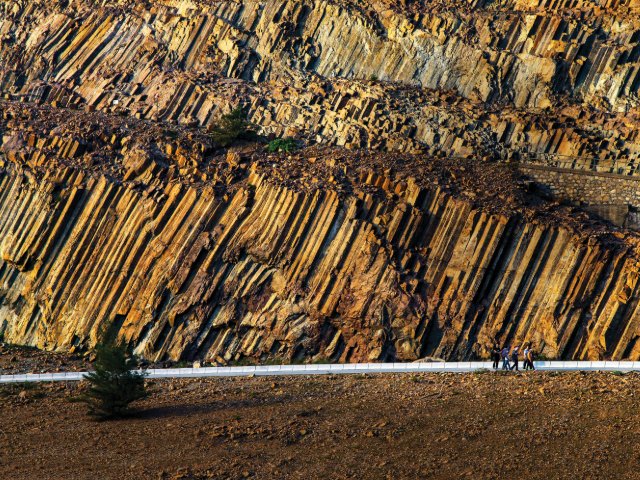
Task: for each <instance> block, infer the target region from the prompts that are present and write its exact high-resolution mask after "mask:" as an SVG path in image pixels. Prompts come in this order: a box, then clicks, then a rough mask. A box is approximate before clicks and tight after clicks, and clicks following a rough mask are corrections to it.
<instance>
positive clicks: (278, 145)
mask: <svg viewBox="0 0 640 480" xmlns="http://www.w3.org/2000/svg"><path fill="white" fill-rule="evenodd" d="M297 148H298V145H297V144H296V141H295V140H294V139H293V138H278V139H276V140H272V141H270V142H269V144H268V145H267V151H268V152H269V153H276V152H285V153H289V152H293V151H294V150H296V149H297Z"/></svg>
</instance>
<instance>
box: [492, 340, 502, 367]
mask: <svg viewBox="0 0 640 480" xmlns="http://www.w3.org/2000/svg"><path fill="white" fill-rule="evenodd" d="M491 360H493V369H494V370H497V369H498V367H499V366H500V347H499V346H498V345H494V346H493V348H492V349H491Z"/></svg>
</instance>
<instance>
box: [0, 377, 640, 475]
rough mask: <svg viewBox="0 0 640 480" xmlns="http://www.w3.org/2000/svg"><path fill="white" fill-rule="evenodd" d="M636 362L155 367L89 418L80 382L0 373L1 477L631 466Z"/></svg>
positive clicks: (598, 470) (534, 471)
mask: <svg viewBox="0 0 640 480" xmlns="http://www.w3.org/2000/svg"><path fill="white" fill-rule="evenodd" d="M639 386H640V375H637V374H627V375H615V374H611V373H609V374H605V373H563V374H553V373H540V372H534V373H529V374H519V375H518V374H511V373H509V374H501V373H493V372H492V373H471V374H421V375H410V374H402V375H377V376H362V375H353V376H319V377H278V378H274V377H271V378H269V377H255V378H228V379H191V380H166V381H155V382H152V383H151V384H150V388H151V390H152V392H153V393H152V395H151V396H150V397H149V398H148V399H146V400H144V401H141V402H140V403H139V405H138V408H139V414H138V415H137V416H136V417H135V418H130V419H126V420H117V421H109V422H95V421H93V420H91V419H89V418H88V417H87V416H86V415H85V406H84V405H82V404H79V403H73V402H70V398H72V397H73V396H74V395H77V393H78V391H79V389H80V388H82V386H81V384H79V383H69V384H37V385H36V384H31V386H25V385H17V386H2V387H0V418H1V422H0V478H2V479H34V478H40V479H94V478H95V479H103V478H104V479H178V478H181V479H202V478H220V479H227V478H228V479H236V478H256V479H289V478H291V479H316V478H318V479H343V478H354V479H377V478H381V479H384V478H391V479H405V478H406V479H417V478H433V479H456V478H475V479H491V478H501V479H502V478H508V479H510V478H515V477H522V478H526V479H555V478H567V479H569V478H570V479H572V480H573V479H577V478H579V479H587V478H593V479H595V478H617V479H632V478H640V450H639V449H638V448H637V445H638V440H639V439H640V416H639V415H638V406H639V402H638V393H637V392H638V387H639Z"/></svg>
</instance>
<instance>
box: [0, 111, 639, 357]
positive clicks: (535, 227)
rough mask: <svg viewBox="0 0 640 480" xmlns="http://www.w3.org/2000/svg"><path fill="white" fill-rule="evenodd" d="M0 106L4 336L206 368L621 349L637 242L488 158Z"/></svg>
mask: <svg viewBox="0 0 640 480" xmlns="http://www.w3.org/2000/svg"><path fill="white" fill-rule="evenodd" d="M5 107H6V106H5ZM4 111H5V120H4V122H5V123H4V126H3V128H4V130H5V137H4V139H5V141H4V143H3V146H2V151H3V156H2V158H3V165H4V169H3V173H2V175H1V176H0V238H1V239H2V242H1V243H0V254H1V260H0V298H1V299H2V304H1V307H0V318H1V319H2V323H1V325H0V331H1V332H2V333H3V336H4V338H5V340H7V341H10V342H16V343H23V344H30V345H37V346H39V347H42V348H47V349H57V348H59V349H72V350H81V349H83V348H87V347H90V346H92V345H93V344H95V342H97V341H98V340H100V339H102V338H105V337H109V338H115V337H119V338H121V339H123V340H125V341H127V342H129V344H130V345H131V346H132V347H133V348H134V349H135V351H136V352H138V353H139V354H142V355H144V356H145V357H147V358H150V359H154V360H160V359H165V358H171V359H195V358H202V359H205V360H211V361H218V362H222V363H224V362H228V361H232V360H235V359H238V358H241V357H245V356H250V357H256V358H262V359H264V358H266V357H268V356H279V357H288V358H303V357H307V358H312V357H327V358H331V359H335V360H341V361H362V360H393V359H398V360H414V359H417V358H421V357H425V356H437V357H444V358H450V359H453V358H472V357H474V356H477V355H480V354H483V353H484V352H485V350H484V349H485V348H486V346H487V345H488V344H489V343H490V342H491V341H492V340H493V339H494V338H495V339H497V340H498V341H500V342H524V341H531V342H533V343H534V344H535V345H536V346H537V348H539V349H540V350H541V351H542V353H543V354H545V355H548V356H563V357H567V358H580V359H582V358H599V357H613V358H622V357H625V358H627V357H628V358H634V359H636V358H639V357H640V345H638V342H637V339H638V319H639V318H640V316H639V315H638V298H639V292H638V282H637V280H638V270H639V269H640V265H639V263H638V257H637V254H638V239H639V237H638V236H637V235H636V234H633V233H630V232H626V231H624V230H618V229H615V228H614V227H611V226H609V225H607V224H605V223H601V222H598V221H597V220H593V219H590V218H588V217H587V216H586V214H584V213H581V212H578V211H575V210H570V209H568V208H567V207H561V206H559V205H557V204H553V203H548V202H544V201H542V200H540V199H538V198H536V197H535V196H532V195H530V194H529V193H527V191H526V184H525V183H524V182H523V181H522V180H521V179H520V178H519V176H518V175H517V174H516V173H515V172H514V171H512V170H510V169H506V168H505V167H502V166H500V165H496V164H492V163H485V164H478V163H477V162H475V161H471V160H469V161H449V160H437V159H434V158H429V157H425V156H407V155H399V154H391V153H389V154H383V153H377V154H376V153H363V152H351V151H346V150H342V149H333V148H326V147H316V148H311V149H306V150H302V151H301V152H299V153H297V154H294V155H271V156H269V155H266V154H265V153H263V150H262V147H260V146H256V145H247V146H245V147H242V148H238V149H234V150H231V151H229V152H222V151H219V150H216V149H215V148H214V147H212V146H211V145H209V144H207V141H206V140H207V139H206V137H205V136H199V135H198V133H197V131H195V132H191V133H190V132H189V131H187V130H183V129H177V130H176V131H174V132H173V133H172V134H171V135H166V136H156V135H154V131H153V128H164V127H160V126H150V125H147V124H144V123H140V125H138V124H137V123H136V122H135V121H130V120H127V119H119V118H117V117H108V116H98V117H96V116H95V115H98V114H80V113H73V112H68V113H67V114H66V115H67V122H65V124H64V125H66V126H61V127H59V128H58V130H56V131H55V132H50V131H49V130H48V129H47V128H46V126H47V125H48V122H51V123H52V124H56V123H57V120H56V118H52V117H51V115H49V114H47V112H46V111H45V113H44V114H42V115H40V116H37V115H36V116H34V111H33V110H31V109H24V110H22V109H21V108H20V107H17V108H15V109H10V108H5V110H4ZM25 119H26V120H25ZM22 121H25V122H27V123H25V124H23V123H21V122H22ZM91 122H94V123H91ZM125 122H127V123H126V128H123V124H124V123H125ZM81 126H85V127H86V129H85V130H84V131H81V132H84V133H82V134H79V133H78V131H77V129H78V128H80V127H81ZM142 127H145V128H142ZM139 128H140V130H138V129H139ZM74 129H76V130H75V131H76V133H73V132H74ZM149 129H151V130H149ZM29 130H31V131H30V132H29ZM138 131H139V132H140V135H135V132H138ZM145 131H147V132H148V135H147V136H145V135H144V134H143V133H144V132H145ZM118 132H128V133H131V132H133V135H132V136H130V137H123V136H121V134H119V133H118ZM79 140H81V141H79ZM76 144H77V145H76ZM185 152H191V153H189V155H186V154H185ZM197 152H200V153H197ZM96 159H102V160H101V161H97V160H96Z"/></svg>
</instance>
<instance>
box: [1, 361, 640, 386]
mask: <svg viewBox="0 0 640 480" xmlns="http://www.w3.org/2000/svg"><path fill="white" fill-rule="evenodd" d="M534 364H535V366H536V369H537V370H543V371H544V370H554V371H572V370H573V371H575V370H582V371H598V370H601V371H623V372H629V371H640V362H632V361H594V362H591V361H585V362H578V361H537V362H534ZM491 367H492V362H432V363H426V362H420V363H344V364H308V365H307V364H305V365H258V366H244V367H204V368H158V369H149V370H146V373H147V375H148V377H149V378H184V377H230V376H251V375H256V376H262V375H324V374H353V373H406V372H474V371H477V370H483V369H487V370H491ZM85 374H86V372H60V373H28V374H13V375H0V383H19V382H59V381H78V380H82V378H83V376H84V375H85Z"/></svg>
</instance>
